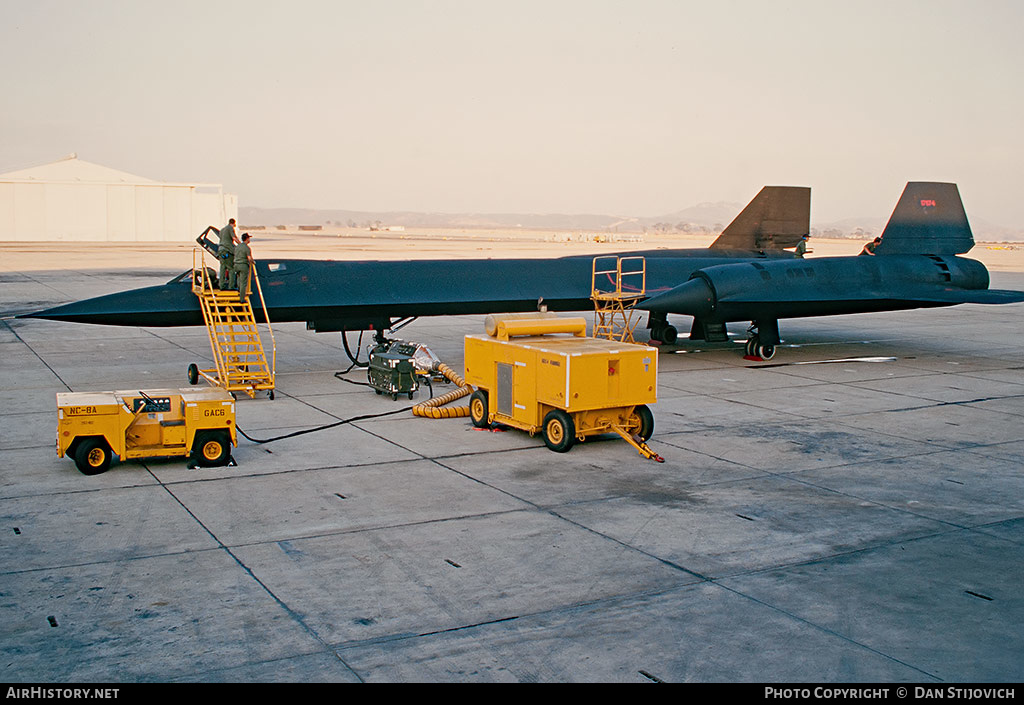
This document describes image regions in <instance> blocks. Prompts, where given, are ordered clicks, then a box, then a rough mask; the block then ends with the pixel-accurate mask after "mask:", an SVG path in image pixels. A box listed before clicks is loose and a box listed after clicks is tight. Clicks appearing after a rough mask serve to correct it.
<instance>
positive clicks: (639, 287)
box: [590, 255, 647, 343]
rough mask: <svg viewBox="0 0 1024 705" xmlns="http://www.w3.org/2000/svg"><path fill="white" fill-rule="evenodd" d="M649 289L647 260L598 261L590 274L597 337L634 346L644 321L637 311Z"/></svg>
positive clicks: (607, 258)
mask: <svg viewBox="0 0 1024 705" xmlns="http://www.w3.org/2000/svg"><path fill="white" fill-rule="evenodd" d="M646 289H647V260H645V259H644V258H643V257H619V256H617V255H605V256H602V257H595V258H594V264H593V267H592V268H591V274H590V300H591V301H593V302H594V337H595V338H607V339H608V340H617V341H619V342H621V343H633V342H635V341H634V340H633V331H634V330H636V326H637V323H639V321H640V318H639V317H637V318H636V319H634V318H633V311H632V309H633V307H634V306H636V305H637V303H638V302H639V301H640V300H641V299H642V298H644V295H645V291H646Z"/></svg>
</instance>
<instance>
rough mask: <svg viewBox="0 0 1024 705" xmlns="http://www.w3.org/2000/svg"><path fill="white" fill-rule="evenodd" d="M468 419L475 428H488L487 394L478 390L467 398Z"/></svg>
mask: <svg viewBox="0 0 1024 705" xmlns="http://www.w3.org/2000/svg"><path fill="white" fill-rule="evenodd" d="M469 418H470V419H471V420H472V421H473V425H474V426H476V427H477V428H489V427H490V425H491V424H490V423H488V421H487V392H485V391H484V390H483V389H478V390H476V391H475V392H473V396H471V397H470V398H469Z"/></svg>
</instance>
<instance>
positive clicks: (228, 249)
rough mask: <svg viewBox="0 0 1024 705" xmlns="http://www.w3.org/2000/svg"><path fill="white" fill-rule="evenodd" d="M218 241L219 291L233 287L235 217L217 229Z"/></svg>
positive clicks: (236, 240)
mask: <svg viewBox="0 0 1024 705" xmlns="http://www.w3.org/2000/svg"><path fill="white" fill-rule="evenodd" d="M217 235H218V237H219V238H220V243H219V245H218V247H217V260H218V261H219V262H220V273H219V275H218V276H219V279H218V281H219V282H220V288H221V291H225V290H228V289H234V288H235V243H237V242H238V238H236V237H235V219H234V218H232V219H231V220H229V221H228V224H227V225H225V226H224V227H223V228H221V229H220V230H218V231H217Z"/></svg>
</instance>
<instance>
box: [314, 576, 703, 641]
mask: <svg viewBox="0 0 1024 705" xmlns="http://www.w3.org/2000/svg"><path fill="white" fill-rule="evenodd" d="M713 584H714V583H711V582H703V581H697V582H687V583H674V584H672V585H666V586H663V587H659V588H650V589H647V590H634V591H632V592H620V593H616V594H615V595H607V596H605V597H597V598H594V599H593V600H579V601H576V602H571V603H566V604H562V605H555V606H552V607H547V608H545V609H541V610H535V611H533V612H526V613H523V614H517V615H510V616H507V617H495V618H493V619H488V620H483V621H480V622H476V623H473V624H463V625H458V626H455V627H449V628H446V629H434V630H430V631H426V632H398V633H395V634H385V635H381V636H376V637H370V638H367V639H353V640H349V641H341V642H338V643H336V644H334V645H333V648H335V649H339V650H342V651H345V650H351V649H361V648H366V647H368V646H375V645H378V644H386V643H393V642H396V641H405V640H411V639H422V638H425V637H431V636H438V635H440V634H447V633H452V632H459V631H465V630H469V629H477V628H480V627H488V626H492V625H496V624H502V623H507V622H516V621H525V620H529V619H536V618H538V617H547V616H560V615H564V614H571V613H573V612H579V611H581V610H586V609H589V608H592V607H600V606H602V605H611V604H615V603H626V602H631V601H635V600H638V599H644V598H652V597H660V596H663V595H670V594H672V593H675V592H684V591H687V590H691V589H694V588H696V587H698V586H700V585H713Z"/></svg>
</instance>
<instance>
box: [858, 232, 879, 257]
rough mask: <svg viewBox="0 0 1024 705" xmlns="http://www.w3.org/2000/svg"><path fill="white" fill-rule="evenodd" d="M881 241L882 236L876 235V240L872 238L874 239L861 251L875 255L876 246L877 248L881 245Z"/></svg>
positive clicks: (864, 253)
mask: <svg viewBox="0 0 1024 705" xmlns="http://www.w3.org/2000/svg"><path fill="white" fill-rule="evenodd" d="M881 242H882V238H880V237H876V238H875V239H874V240H872V241H871V242H869V243H868V244H866V245H864V249H863V250H861V251H860V253H861V254H862V255H871V256H874V254H875V248H876V247H878V245H879V244H880V243H881Z"/></svg>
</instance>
